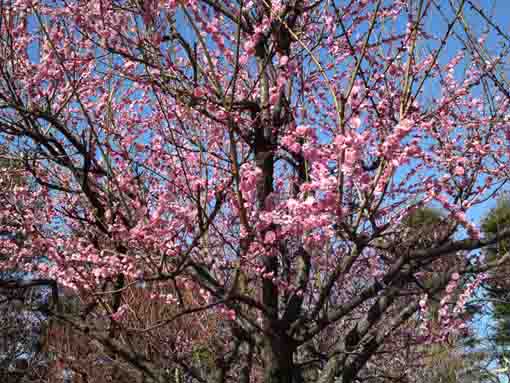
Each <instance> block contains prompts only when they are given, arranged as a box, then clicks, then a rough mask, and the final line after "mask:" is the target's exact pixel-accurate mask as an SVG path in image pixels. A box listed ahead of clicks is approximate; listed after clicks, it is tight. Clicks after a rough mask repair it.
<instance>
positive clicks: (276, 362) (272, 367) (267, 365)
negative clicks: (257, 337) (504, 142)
mask: <svg viewBox="0 0 510 383" xmlns="http://www.w3.org/2000/svg"><path fill="white" fill-rule="evenodd" d="M293 354H294V350H293V348H292V347H291V345H290V344H289V342H288V341H286V340H285V339H284V338H283V337H281V336H275V335H272V336H270V335H268V336H266V342H265V345H264V350H263V358H264V383H292V382H293V378H292V376H293V360H292V356H293Z"/></svg>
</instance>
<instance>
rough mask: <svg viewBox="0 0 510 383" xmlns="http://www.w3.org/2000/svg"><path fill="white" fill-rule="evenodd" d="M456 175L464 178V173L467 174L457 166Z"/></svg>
mask: <svg viewBox="0 0 510 383" xmlns="http://www.w3.org/2000/svg"><path fill="white" fill-rule="evenodd" d="M454 173H455V175H456V176H463V175H464V173H465V170H464V168H463V167H462V166H456V167H455V170H454Z"/></svg>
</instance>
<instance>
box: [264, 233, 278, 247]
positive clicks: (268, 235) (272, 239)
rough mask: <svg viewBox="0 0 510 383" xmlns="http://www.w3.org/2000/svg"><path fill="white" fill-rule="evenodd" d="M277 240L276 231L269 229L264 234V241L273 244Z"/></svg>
mask: <svg viewBox="0 0 510 383" xmlns="http://www.w3.org/2000/svg"><path fill="white" fill-rule="evenodd" d="M275 241H276V234H275V232H274V231H272V230H269V231H268V232H267V233H266V235H265V236H264V243H267V244H273V243H275Z"/></svg>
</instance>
